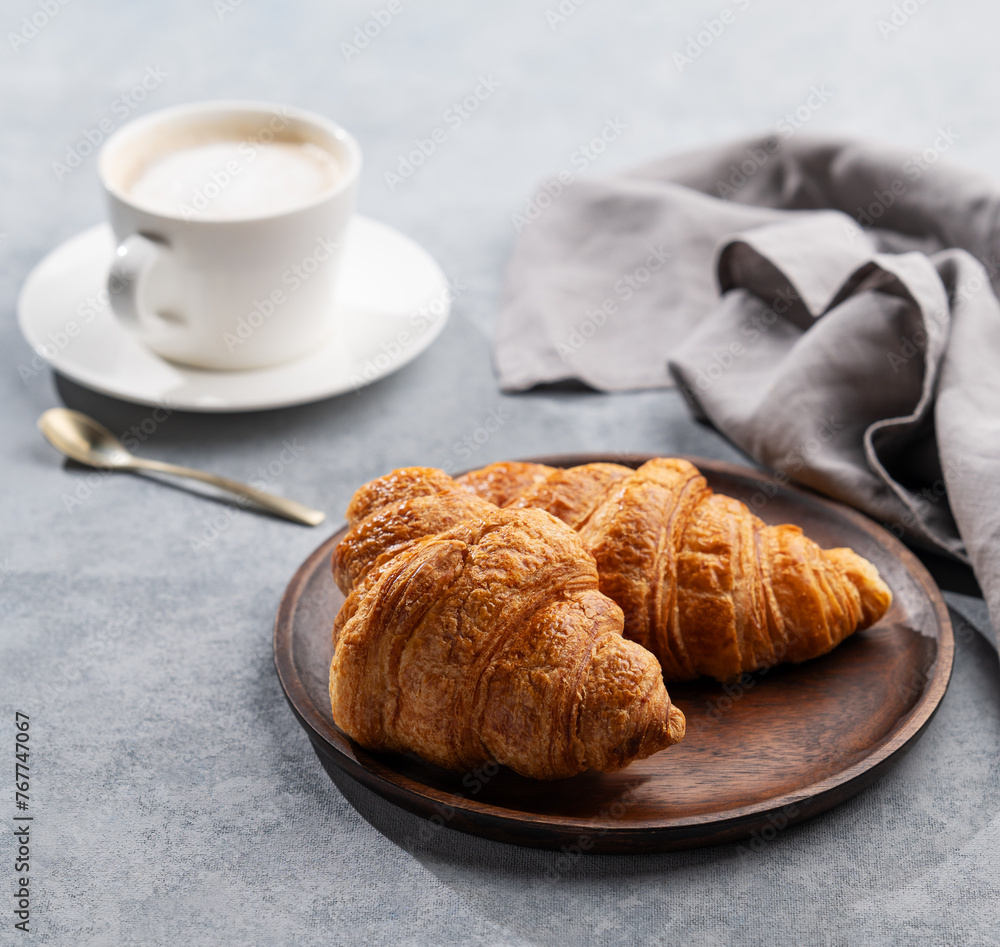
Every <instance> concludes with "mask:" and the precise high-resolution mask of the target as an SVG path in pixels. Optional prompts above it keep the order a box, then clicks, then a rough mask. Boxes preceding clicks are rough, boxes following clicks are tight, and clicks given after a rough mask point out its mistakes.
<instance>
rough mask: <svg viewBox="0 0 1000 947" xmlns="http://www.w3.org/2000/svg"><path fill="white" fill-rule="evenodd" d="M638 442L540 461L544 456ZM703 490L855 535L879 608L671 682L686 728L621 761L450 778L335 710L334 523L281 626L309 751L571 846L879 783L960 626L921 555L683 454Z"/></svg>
mask: <svg viewBox="0 0 1000 947" xmlns="http://www.w3.org/2000/svg"><path fill="white" fill-rule="evenodd" d="M648 459H649V458H648V457H645V456H634V455H630V456H627V457H621V456H607V455H586V456H563V457H557V458H544V459H543V460H542V462H543V463H548V464H551V465H553V466H572V465H575V464H582V463H590V462H594V461H612V462H615V463H622V464H627V465H629V466H632V467H636V466H639V465H640V464H641V463H643V462H644V461H646V460H648ZM689 459H690V460H691V461H692V462H693V463H695V464H696V465H697V466H698V467H699V468H700V469H701V471H702V472H703V473H704V475H705V476H706V478H707V479H708V482H709V484H710V485H711V487H712V488H713V489H714V490H716V491H717V492H719V493H726V494H729V495H730V496H734V497H737V498H739V499H740V500H742V501H743V502H744V503H747V504H748V505H749V506H750V507H751V509H753V510H754V511H755V512H756V513H757V515H758V516H760V517H761V519H763V520H765V521H766V522H768V523H797V524H798V525H800V526H801V527H802V528H803V529H804V530H805V532H806V534H807V535H809V536H810V537H811V538H812V539H814V540H816V542H818V543H819V544H820V545H821V546H825V547H831V546H850V547H851V548H853V549H854V550H856V551H857V552H859V553H860V554H861V555H863V556H865V557H866V558H867V559H869V560H871V561H872V562H873V563H874V564H875V565H876V566H877V567H878V570H879V572H881V574H882V576H883V578H884V579H885V581H886V582H887V583H888V584H889V586H890V587H891V588H892V592H893V596H894V601H893V605H892V608H891V610H890V611H889V613H888V614H887V615H886V616H885V617H884V618H883V619H882V621H880V622H879V623H878V624H877V625H876V626H874V627H873V628H870V629H868V630H867V631H863V632H860V633H858V634H855V635H853V636H852V637H851V638H848V639H847V641H845V642H844V643H843V644H842V645H841V646H840V647H839V648H836V649H835V650H834V651H832V652H831V653H830V654H827V655H824V656H823V657H821V658H818V659H816V660H815V661H810V662H808V663H806V664H801V665H796V666H782V667H778V668H775V669H772V670H771V671H769V672H764V673H760V674H757V675H754V676H752V677H747V678H744V679H743V683H742V684H737V685H733V686H729V687H728V688H727V687H724V686H723V685H721V684H717V683H715V682H712V681H707V680H702V681H697V682H694V683H691V684H685V685H676V684H675V685H672V686H671V687H670V695H671V698H672V699H673V700H674V701H675V702H676V703H677V704H678V706H679V707H680V708H681V709H682V710H683V711H684V713H685V714H686V715H687V720H688V726H687V736H686V738H685V739H684V741H683V742H682V743H680V744H678V745H677V746H675V747H671V748H670V749H669V750H666V751H664V752H662V753H657V754H656V755H654V756H652V757H651V758H649V759H647V760H642V761H641V762H638V763H633V764H632V765H631V766H629V767H627V768H626V769H624V770H622V771H621V772H620V773H615V774H612V775H606V774H602V773H593V772H588V773H584V774H582V775H580V776H576V777H574V778H572V779H566V780H560V781H558V782H551V783H545V782H536V781H534V780H530V779H526V778H524V777H521V776H518V775H517V774H515V773H512V772H510V771H509V770H506V769H498V770H497V769H496V768H489V767H488V768H485V769H484V770H482V771H479V772H477V773H471V774H465V775H464V776H462V775H455V774H452V773H448V772H445V771H443V770H440V769H438V768H436V767H433V766H430V765H428V764H426V763H423V762H421V761H420V760H419V759H416V758H410V757H401V756H382V755H377V754H372V753H369V752H367V751H365V750H363V749H362V748H361V747H359V746H357V745H356V744H354V743H353V742H352V741H351V740H349V739H348V738H347V737H345V736H344V734H342V733H341V732H340V731H339V730H338V729H337V728H336V726H335V725H334V723H333V719H332V717H331V714H330V703H329V697H328V675H329V666H330V660H331V658H332V652H333V649H332V645H331V637H330V631H331V627H332V625H333V619H334V616H335V615H336V613H337V610H338V609H339V607H340V604H341V602H342V601H343V596H342V595H341V594H340V592H339V591H338V590H337V587H336V585H335V584H334V582H333V577H332V575H331V571H330V555H331V553H332V551H333V549H334V548H335V546H336V545H337V543H338V542H339V541H340V540H341V538H342V537H343V535H344V530H340V531H339V532H337V533H336V534H334V535H333V536H331V537H330V539H328V540H327V541H326V542H325V543H323V545H322V546H320V547H319V548H318V549H317V550H316V551H315V552H314V553H313V554H312V555H311V556H310V557H309V558H308V559H307V560H306V561H305V562H304V563H303V564H302V566H301V567H300V568H299V570H298V572H297V573H296V574H295V577H294V578H293V579H292V581H291V583H290V584H289V586H288V589H287V590H286V592H285V595H284V598H283V599H282V602H281V608H280V610H279V612H278V617H277V621H276V624H275V631H274V654H275V663H276V665H277V669H278V675H279V677H280V678H281V684H282V687H283V688H284V690H285V694H286V696H287V697H288V702H289V703H290V705H291V707H292V710H293V711H294V712H295V715H296V716H297V717H298V719H299V722H300V723H301V724H302V726H303V727H304V728H305V730H306V732H307V733H308V734H309V737H310V739H311V740H312V742H313V746H314V747H315V749H316V752H317V754H319V756H320V757H321V759H322V760H323V761H324V762H325V764H326V765H327V768H329V767H330V766H331V765H332V766H334V767H337V768H339V769H341V770H343V771H345V772H347V773H349V774H350V775H351V776H353V777H354V778H355V779H357V780H358V781H359V782H361V783H363V784H364V785H365V786H367V787H368V788H369V789H371V790H373V791H374V792H376V793H378V794H379V795H381V796H384V797H385V798H386V799H388V800H389V801H390V802H393V803H395V804H396V805H399V806H402V807H403V808H404V809H408V810H409V811H411V812H415V813H417V814H418V815H422V816H424V817H425V818H428V819H431V820H433V821H434V822H437V823H439V824H443V825H447V826H449V827H450V828H452V829H458V830H459V831H463V832H470V833H472V834H475V835H482V836H485V837H487V838H492V839H497V840H500V841H503V842H512V843H515V844H518V845H530V846H536V847H541V848H556V849H559V848H562V849H564V850H565V851H567V852H570V853H573V854H578V853H579V852H582V851H595V852H653V851H665V850H669V849H676V848H687V847H692V846H697V845H710V844H715V843H719V842H728V841H734V840H738V839H744V838H748V837H752V838H753V840H754V841H752V842H751V844H752V845H753V844H759V841H758V840H761V839H763V840H766V839H768V838H771V837H773V835H774V834H775V833H776V832H778V831H780V830H781V829H782V828H783V827H784V826H786V825H789V824H791V823H793V822H798V821H801V820H802V819H806V818H809V817H811V816H814V815H817V814H818V813H820V812H824V811H825V810H827V809H829V808H830V807H831V806H834V805H836V804H837V803H838V802H841V801H843V800H844V799H847V798H849V797H850V796H853V795H854V794H855V793H857V792H858V791H860V790H861V789H863V788H864V787H865V786H867V785H869V784H870V783H871V782H873V781H874V780H875V779H876V778H877V777H878V776H879V775H880V774H881V773H882V772H883V771H884V770H885V768H886V767H887V766H888V765H889V764H890V762H891V761H892V760H894V759H896V758H897V757H899V756H900V755H902V753H903V752H905V750H907V749H908V748H909V746H910V745H912V743H913V741H914V740H916V738H917V737H919V736H920V734H921V733H922V732H923V730H924V728H925V727H926V726H927V724H928V723H929V722H930V719H931V717H932V716H933V715H934V712H935V710H936V709H937V707H938V704H940V702H941V698H942V697H943V696H944V692H945V688H946V687H947V686H948V680H949V678H950V676H951V668H952V658H953V656H954V639H953V636H952V629H951V623H950V622H949V619H948V612H947V609H946V608H945V605H944V602H943V601H942V599H941V596H940V593H939V592H938V589H937V587H936V586H935V584H934V582H933V580H932V579H931V578H930V576H929V575H928V574H927V572H926V570H925V569H924V568H923V566H922V565H921V564H920V563H919V561H918V560H917V559H916V557H915V556H914V555H913V554H912V553H910V552H909V551H908V550H907V549H906V548H905V547H904V546H902V545H901V544H900V543H899V542H897V541H896V540H895V539H894V538H893V537H892V536H891V535H890V534H889V533H888V532H886V531H885V530H883V529H882V528H881V527H879V526H877V525H876V524H874V523H873V522H872V521H871V520H869V519H867V518H866V517H864V516H862V515H861V514H860V513H857V512H855V511H854V510H851V509H849V508H847V507H844V506H841V505H839V504H836V503H832V502H830V501H829V500H825V499H822V498H820V497H818V496H816V495H815V494H812V493H809V492H806V491H804V490H797V489H791V488H778V489H777V490H776V489H775V485H774V483H773V481H772V480H771V479H769V477H768V476H767V475H766V474H764V473H761V472H758V471H754V470H750V469H747V468H742V467H735V466H732V465H729V464H724V463H720V462H718V461H713V460H704V459H700V458H697V457H692V458H689Z"/></svg>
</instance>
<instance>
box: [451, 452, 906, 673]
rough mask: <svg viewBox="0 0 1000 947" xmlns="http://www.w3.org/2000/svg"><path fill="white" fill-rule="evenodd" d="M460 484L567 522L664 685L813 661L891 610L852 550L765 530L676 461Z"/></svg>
mask: <svg viewBox="0 0 1000 947" xmlns="http://www.w3.org/2000/svg"><path fill="white" fill-rule="evenodd" d="M508 468H509V469H508ZM457 482H458V483H459V485H460V486H461V487H463V488H464V489H466V490H467V491H469V493H470V495H475V496H479V497H480V498H482V499H487V500H490V501H491V502H499V501H502V502H503V503H504V505H505V507H506V508H523V507H532V508H539V509H545V510H548V511H549V512H551V513H553V514H554V515H556V516H559V517H560V518H563V519H564V520H565V521H566V522H567V523H568V524H569V525H571V526H573V528H574V529H576V530H577V531H578V533H579V536H580V538H581V540H582V541H583V544H584V546H585V547H586V548H587V550H588V551H589V552H590V553H591V554H592V555H593V556H594V558H595V561H596V562H597V569H598V573H599V575H600V587H601V591H603V592H604V593H605V594H606V595H608V596H609V597H610V598H612V599H613V600H614V601H615V602H617V603H618V604H619V605H620V606H621V608H622V610H623V611H624V614H625V633H626V635H627V636H628V637H629V638H631V639H633V640H634V641H637V642H638V643H640V644H642V645H643V646H645V647H646V648H648V649H649V650H651V651H652V652H653V653H654V654H655V655H656V656H657V658H658V659H659V661H660V664H661V666H662V668H663V673H664V677H665V679H666V680H667V681H680V680H688V679H691V678H695V677H699V676H702V675H708V676H711V677H714V678H717V679H718V680H722V681H726V680H732V679H733V678H736V677H738V676H739V675H740V674H742V673H744V672H747V671H755V670H759V669H762V668H765V667H771V666H773V665H775V664H777V663H780V662H782V661H791V662H800V661H805V660H809V659H811V658H815V657H818V656H819V655H821V654H824V653H826V652H827V651H829V650H831V649H832V648H834V647H836V646H837V645H838V644H839V643H840V642H841V641H842V640H843V639H844V638H846V637H847V636H848V635H851V634H853V633H854V632H855V631H856V630H858V629H860V628H866V627H868V626H870V625H872V624H873V623H874V622H876V621H878V619H879V618H881V617H882V615H884V614H885V612H886V611H887V609H888V607H889V605H890V603H891V601H892V594H891V592H890V590H889V588H888V586H886V584H885V583H884V582H883V581H882V579H881V577H880V576H879V574H878V571H877V570H876V569H875V567H874V566H873V565H872V564H871V563H870V562H868V561H867V560H865V559H864V558H862V557H861V556H859V555H858V554H857V553H855V552H854V551H853V550H850V549H845V548H838V549H822V548H820V547H819V546H818V545H817V544H816V543H815V542H813V541H812V540H810V539H809V538H808V537H807V536H805V535H804V534H803V533H802V530H801V529H800V528H799V527H797V526H792V525H779V526H767V525H765V524H764V523H763V522H762V521H761V520H760V519H759V518H758V517H756V516H755V515H754V514H753V513H752V512H751V511H750V510H749V508H748V507H746V506H745V505H744V504H743V503H741V502H739V501H738V500H735V499H733V498H731V497H727V496H723V495H720V494H715V493H713V492H712V490H711V489H710V488H709V487H708V484H707V482H706V481H705V478H704V477H703V476H702V475H701V474H700V472H699V471H698V470H697V468H696V467H695V466H694V465H693V464H691V463H689V462H688V461H686V460H682V459H680V458H658V459H656V460H651V461H648V462H647V463H645V464H643V465H642V466H641V467H640V468H639V469H638V470H632V469H631V468H629V467H625V466H621V465H614V464H585V465H581V466H578V467H571V468H568V469H565V470H563V469H559V468H552V467H546V466H544V465H540V464H512V465H508V464H494V465H492V466H491V467H486V468H483V469H482V470H479V471H473V472H472V473H470V474H467V475H465V476H463V477H460V478H459V479H458V481H457Z"/></svg>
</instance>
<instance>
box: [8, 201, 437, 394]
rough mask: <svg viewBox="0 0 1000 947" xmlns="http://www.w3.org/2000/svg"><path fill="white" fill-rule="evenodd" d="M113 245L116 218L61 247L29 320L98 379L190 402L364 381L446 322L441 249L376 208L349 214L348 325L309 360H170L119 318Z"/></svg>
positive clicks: (39, 339)
mask: <svg viewBox="0 0 1000 947" xmlns="http://www.w3.org/2000/svg"><path fill="white" fill-rule="evenodd" d="M113 254H114V238H113V237H112V235H111V229H110V228H109V227H108V226H107V225H106V224H101V225H99V226H97V227H92V228H91V229H90V230H85V231H84V232H83V233H81V234H78V235H77V236H75V237H73V239H72V240H68V241H67V242H66V243H64V244H63V245H62V246H60V247H57V248H56V249H55V250H53V251H52V252H51V253H50V254H49V255H48V256H47V257H45V259H43V260H42V261H41V262H40V263H39V264H38V265H37V266H36V267H35V268H34V269H33V270H32V271H31V273H30V275H29V276H28V279H27V280H26V281H25V284H24V287H23V288H22V290H21V295H20V298H19V299H18V304H17V314H18V322H19V323H20V326H21V331H22V332H23V333H24V336H25V338H26V339H27V340H28V342H29V343H30V345H31V347H32V348H33V349H34V350H35V352H36V353H37V354H38V355H40V356H41V358H43V359H44V360H45V361H47V362H48V363H49V364H50V365H51V366H52V367H53V368H54V369H55V370H56V371H58V372H60V373H61V374H63V375H65V376H66V377H67V378H71V379H72V380H73V381H75V382H78V383H79V384H81V385H84V386H86V387H87V388H92V389H94V390H95V391H99V392H101V393H102V394H106V395H111V396H112V397H114V398H121V399H123V400H125V401H134V402H137V403H138V404H147V405H166V406H169V407H172V408H176V409H180V410H186V411H218V412H224V411H258V410H261V409H266V408H281V407H286V406H287V405H293V404H304V403H306V402H308V401H318V400H319V399H321V398H328V397H330V396H331V395H337V394H341V393H342V392H345V391H351V390H355V389H357V388H360V387H362V386H364V385H368V384H370V383H371V382H373V381H376V380H377V379H379V378H382V377H384V376H385V375H389V374H391V373H392V372H394V371H396V370H398V369H400V368H402V367H403V366H404V365H405V364H406V363H407V362H410V361H412V360H413V359H414V358H416V357H417V356H418V355H419V354H420V353H421V352H423V351H424V349H426V348H427V346H429V345H430V344H431V342H433V341H434V339H435V338H436V337H437V335H438V333H440V331H441V330H442V329H443V328H444V324H445V322H446V321H447V319H448V312H449V310H450V308H451V292H450V290H449V288H448V284H447V280H446V279H445V276H444V273H442V272H441V268H440V267H439V266H438V265H437V263H436V262H435V261H434V259H433V258H432V257H431V256H430V254H429V253H427V251H426V250H424V249H423V248H422V247H420V246H418V245H417V244H416V243H414V242H413V241H412V240H410V239H409V238H408V237H405V236H403V234H401V233H399V231H397V230H394V229H393V228H392V227H388V226H386V225H385V224H381V223H378V222H377V221H374V220H371V219H370V218H367V217H361V216H356V217H355V218H354V219H353V220H352V221H351V223H350V225H349V227H348V231H347V236H346V242H345V246H344V255H343V258H342V261H341V269H340V277H339V280H338V290H337V298H336V300H335V301H334V303H333V305H334V306H335V307H336V309H337V316H338V318H337V328H336V329H335V330H334V331H333V333H332V335H331V337H330V338H329V340H328V341H327V342H325V343H323V344H322V345H321V346H320V347H319V348H318V349H317V350H316V351H315V352H312V353H310V354H309V355H306V356H305V357H303V358H299V359H295V360H294V361H291V362H285V363H284V364H282V365H276V366H272V367H271V368H260V369H252V370H247V371H229V372H226V371H205V370H204V369H197V368H185V367H184V366H182V365H176V364H174V363H173V362H168V361H166V360H165V359H163V358H161V357H160V356H159V355H157V354H155V353H154V352H152V351H150V350H149V349H147V348H146V347H145V346H144V345H142V344H141V343H140V342H138V341H137V340H136V339H135V338H133V336H132V335H131V334H130V333H129V332H128V331H127V330H126V329H125V328H124V327H123V326H121V324H120V323H119V322H118V320H117V319H116V318H115V317H114V316H113V315H112V313H111V311H110V308H109V307H108V303H107V298H108V297H107V291H106V289H105V280H106V278H107V272H108V265H109V264H110V262H111V259H112V256H113Z"/></svg>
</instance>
